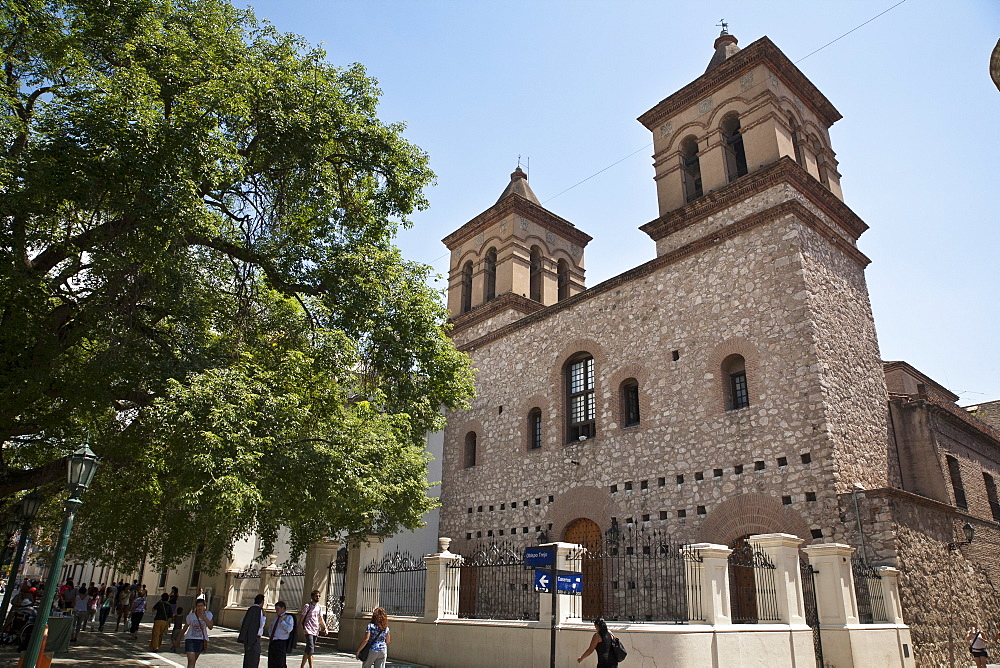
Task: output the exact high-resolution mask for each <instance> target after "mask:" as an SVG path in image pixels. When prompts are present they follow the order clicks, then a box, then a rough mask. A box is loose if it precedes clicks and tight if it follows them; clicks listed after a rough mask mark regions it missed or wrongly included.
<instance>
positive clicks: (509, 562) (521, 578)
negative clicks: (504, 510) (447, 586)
mask: <svg viewBox="0 0 1000 668" xmlns="http://www.w3.org/2000/svg"><path fill="white" fill-rule="evenodd" d="M522 549H523V548H521V547H520V546H515V545H514V544H513V543H512V542H510V541H502V542H496V541H494V542H490V543H486V544H480V545H479V546H478V547H477V548H476V549H475V551H474V552H473V553H472V555H471V556H469V557H466V558H464V559H463V560H461V561H458V562H455V563H452V564H449V565H448V571H449V575H448V577H449V578H450V577H452V575H451V573H458V574H459V584H458V616H459V617H461V618H463V619H524V620H537V619H538V594H536V593H535V590H534V582H533V571H532V570H530V569H526V568H525V567H524V555H523V553H522Z"/></svg>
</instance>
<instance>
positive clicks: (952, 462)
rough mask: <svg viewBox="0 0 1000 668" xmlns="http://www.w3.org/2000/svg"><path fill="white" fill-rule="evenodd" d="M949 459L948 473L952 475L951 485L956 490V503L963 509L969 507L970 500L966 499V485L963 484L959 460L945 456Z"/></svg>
mask: <svg viewBox="0 0 1000 668" xmlns="http://www.w3.org/2000/svg"><path fill="white" fill-rule="evenodd" d="M945 459H947V461H948V475H950V476H951V486H952V489H954V490H955V505H956V506H958V507H959V508H961V509H962V510H968V509H969V502H968V501H966V499H965V486H964V485H962V472H961V470H960V469H959V466H958V460H957V459H955V458H954V457H952V456H951V455H947V456H946V457H945Z"/></svg>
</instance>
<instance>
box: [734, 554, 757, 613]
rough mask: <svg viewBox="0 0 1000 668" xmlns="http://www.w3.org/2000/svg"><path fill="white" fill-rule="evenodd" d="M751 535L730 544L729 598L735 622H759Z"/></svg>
mask: <svg viewBox="0 0 1000 668" xmlns="http://www.w3.org/2000/svg"><path fill="white" fill-rule="evenodd" d="M747 538H749V536H743V537H742V538H737V539H736V540H735V541H733V544H732V545H730V546H729V547H731V548H732V549H733V552H732V554H730V555H729V600H730V603H731V609H732V615H733V623H734V624H756V623H757V578H756V577H755V575H754V552H753V546H752V545H750V543H749V542H747Z"/></svg>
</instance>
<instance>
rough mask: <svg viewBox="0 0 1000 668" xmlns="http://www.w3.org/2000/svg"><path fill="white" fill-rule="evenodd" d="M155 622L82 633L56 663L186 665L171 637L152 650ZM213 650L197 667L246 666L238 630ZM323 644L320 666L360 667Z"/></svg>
mask: <svg viewBox="0 0 1000 668" xmlns="http://www.w3.org/2000/svg"><path fill="white" fill-rule="evenodd" d="M152 628H153V625H152V624H143V625H142V628H141V629H140V630H139V639H138V640H132V639H131V637H129V636H128V635H126V634H124V633H117V634H115V633H81V634H80V642H78V643H75V644H74V645H73V646H72V647H71V649H70V650H69V652H68V653H67V654H66V655H65V656H60V657H56V658H55V659H54V660H53V661H52V665H53V666H94V667H95V668H96V667H102V668H103V667H105V666H108V667H112V666H114V667H119V666H157V667H158V668H186V666H187V660H186V659H185V657H184V655H183V654H177V653H174V652H173V651H172V650H171V649H170V641H169V638H168V639H167V641H166V642H165V643H164V644H163V645H161V648H160V651H159V652H155V653H154V652H150V651H149V650H148V649H147V648H148V646H149V635H150V632H151V631H152ZM211 633H212V639H211V643H210V645H211V650H210V651H209V652H206V653H205V654H202V655H201V658H200V659H198V668H239V667H241V666H242V665H243V647H242V645H240V644H239V643H237V642H236V631H234V630H230V629H224V628H222V627H216V628H215V629H214V630H213V631H212V632H211ZM320 642H321V644H322V645H323V646H322V647H320V648H319V653H317V654H316V655H315V657H314V662H315V665H316V667H317V668H329V667H330V666H353V667H354V668H357V667H358V666H360V665H361V662H360V661H358V660H357V659H355V658H354V657H353V656H352V655H350V654H345V653H343V652H337V651H336V650H335V649H334V648H333V643H332V641H330V640H325V639H321V641H320ZM262 645H263V651H264V653H265V656H262V657H261V659H260V666H261V668H266V666H267V657H266V653H267V641H266V640H264V641H263V642H262ZM301 648H302V644H301V643H299V650H298V651H296V652H295V653H294V654H292V655H290V656H289V657H288V666H289V668H298V666H299V664H300V662H301V661H302V652H301ZM17 658H18V655H17V654H16V653H15V652H14V651H13V650H12V649H9V648H4V649H0V668H13V667H14V666H16V665H17ZM387 665H388V666H391V667H392V668H426V667H425V666H418V665H417V664H413V663H406V662H402V663H400V662H397V661H392V660H391V659H390V661H389V663H388V664H387Z"/></svg>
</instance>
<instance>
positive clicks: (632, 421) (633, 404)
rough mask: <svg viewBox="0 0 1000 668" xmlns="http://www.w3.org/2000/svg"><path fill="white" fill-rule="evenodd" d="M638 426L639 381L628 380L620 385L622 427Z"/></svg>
mask: <svg viewBox="0 0 1000 668" xmlns="http://www.w3.org/2000/svg"><path fill="white" fill-rule="evenodd" d="M637 424H639V381H637V380H636V379H635V378H629V379H628V380H626V381H625V382H624V383H622V426H623V427H634V426H635V425H637Z"/></svg>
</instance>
